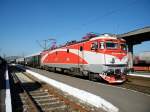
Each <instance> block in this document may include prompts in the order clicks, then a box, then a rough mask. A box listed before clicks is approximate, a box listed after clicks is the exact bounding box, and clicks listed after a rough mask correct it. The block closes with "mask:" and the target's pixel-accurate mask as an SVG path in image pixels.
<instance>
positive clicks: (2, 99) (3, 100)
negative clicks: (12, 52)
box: [0, 62, 12, 112]
mask: <svg viewBox="0 0 150 112" xmlns="http://www.w3.org/2000/svg"><path fill="white" fill-rule="evenodd" d="M0 112H12V105H11V93H10V84H9V74H8V66H7V64H6V63H5V62H3V63H1V64H0Z"/></svg>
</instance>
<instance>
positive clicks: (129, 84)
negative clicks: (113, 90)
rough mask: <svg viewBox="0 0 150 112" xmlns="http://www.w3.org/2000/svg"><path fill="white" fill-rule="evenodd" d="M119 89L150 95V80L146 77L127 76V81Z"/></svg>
mask: <svg viewBox="0 0 150 112" xmlns="http://www.w3.org/2000/svg"><path fill="white" fill-rule="evenodd" d="M117 86H119V87H123V88H127V89H131V90H135V91H139V92H142V93H146V94H149V95H150V79H149V78H144V77H135V76H127V81H126V82H125V83H123V84H121V85H117Z"/></svg>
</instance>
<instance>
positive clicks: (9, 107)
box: [5, 67, 12, 112]
mask: <svg viewBox="0 0 150 112" xmlns="http://www.w3.org/2000/svg"><path fill="white" fill-rule="evenodd" d="M5 75H6V76H5V77H6V98H5V108H6V112H12V105H11V94H10V83H9V76H8V68H7V67H6V72H5Z"/></svg>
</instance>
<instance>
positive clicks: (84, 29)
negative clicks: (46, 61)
mask: <svg viewBox="0 0 150 112" xmlns="http://www.w3.org/2000/svg"><path fill="white" fill-rule="evenodd" d="M145 26H150V0H0V55H3V54H6V56H11V55H29V54H32V53H36V52H38V51H40V50H42V48H41V47H40V46H39V45H38V44H37V42H36V41H37V40H38V41H40V42H41V44H42V42H43V40H45V39H48V38H55V39H56V40H57V44H63V43H65V42H67V41H70V40H80V39H81V38H82V37H83V36H84V35H85V34H86V33H88V32H97V33H114V34H121V33H126V32H129V31H132V30H135V29H138V28H143V27H145ZM149 49H150V42H144V43H143V44H141V45H138V46H135V47H134V50H135V53H139V52H143V51H150V50H149Z"/></svg>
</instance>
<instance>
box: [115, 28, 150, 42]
mask: <svg viewBox="0 0 150 112" xmlns="http://www.w3.org/2000/svg"><path fill="white" fill-rule="evenodd" d="M117 36H118V37H119V38H123V39H125V40H126V41H127V43H129V44H130V43H131V44H140V43H141V42H144V41H149V40H150V26H148V27H144V28H141V29H137V30H133V31H130V32H127V33H124V34H119V35H117Z"/></svg>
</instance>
